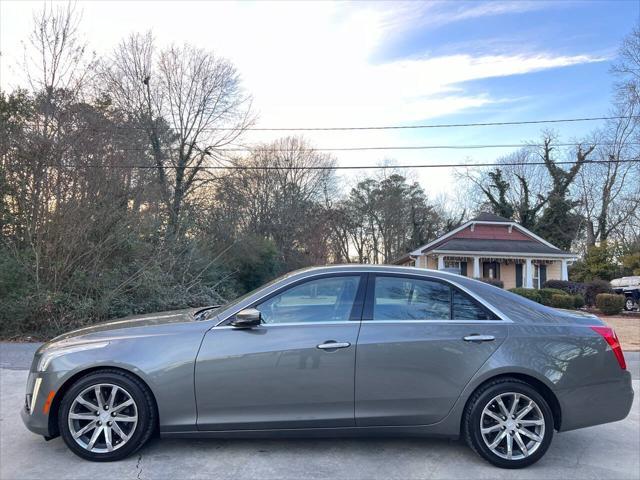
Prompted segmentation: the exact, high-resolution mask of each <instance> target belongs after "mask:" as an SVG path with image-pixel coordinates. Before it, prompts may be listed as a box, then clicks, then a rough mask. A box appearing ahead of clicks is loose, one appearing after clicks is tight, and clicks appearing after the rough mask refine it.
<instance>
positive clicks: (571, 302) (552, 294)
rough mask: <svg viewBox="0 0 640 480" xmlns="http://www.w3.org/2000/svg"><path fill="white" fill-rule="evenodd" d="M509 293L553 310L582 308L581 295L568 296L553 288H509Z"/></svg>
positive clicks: (582, 300) (582, 298)
mask: <svg viewBox="0 0 640 480" xmlns="http://www.w3.org/2000/svg"><path fill="white" fill-rule="evenodd" d="M509 291H510V292H512V293H515V294H516V295H520V296H521V297H525V298H528V299H529V300H533V301H534V302H537V303H540V304H542V305H546V306H547V307H553V308H566V309H573V308H582V307H584V297H583V296H582V295H568V294H567V293H566V292H564V291H562V290H559V289H555V288H542V289H540V290H536V289H534V288H510V289H509Z"/></svg>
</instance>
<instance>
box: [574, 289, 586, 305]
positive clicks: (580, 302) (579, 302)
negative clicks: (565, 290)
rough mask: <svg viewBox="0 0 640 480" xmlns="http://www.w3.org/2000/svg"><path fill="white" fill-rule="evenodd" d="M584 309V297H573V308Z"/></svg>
mask: <svg viewBox="0 0 640 480" xmlns="http://www.w3.org/2000/svg"><path fill="white" fill-rule="evenodd" d="M582 307H584V297H583V296H582V295H580V294H579V293H578V294H577V295H573V308H582Z"/></svg>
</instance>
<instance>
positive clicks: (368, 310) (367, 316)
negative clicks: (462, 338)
mask: <svg viewBox="0 0 640 480" xmlns="http://www.w3.org/2000/svg"><path fill="white" fill-rule="evenodd" d="M377 277H399V278H405V279H411V280H423V281H431V282H437V283H441V284H444V285H447V286H448V287H449V288H450V289H451V292H450V300H449V316H450V317H451V318H448V319H445V318H443V319H430V320H427V319H425V320H415V319H406V320H374V319H373V307H374V295H375V280H376V278H377ZM454 290H456V291H458V292H459V293H460V294H462V295H464V296H465V297H468V298H469V299H471V301H472V302H474V303H476V304H477V305H478V306H479V307H481V308H482V309H483V310H486V311H487V313H489V314H490V315H491V316H493V317H494V318H492V319H491V320H456V319H454V318H452V317H453V291H454ZM505 318H506V317H505V316H504V315H501V314H498V312H496V310H495V309H494V308H493V307H491V306H490V305H488V304H487V302H485V301H484V300H482V299H481V298H478V297H477V296H475V295H473V294H472V293H471V292H469V291H468V290H467V289H466V288H464V287H462V286H460V285H457V284H456V283H454V282H451V281H449V280H447V279H443V278H438V277H431V276H428V275H415V274H403V273H393V272H389V273H386V272H372V273H370V274H369V278H368V279H367V294H366V297H365V301H364V308H363V309H362V322H363V323H394V324H395V323H447V324H451V323H478V324H491V323H512V321H511V320H506V319H505Z"/></svg>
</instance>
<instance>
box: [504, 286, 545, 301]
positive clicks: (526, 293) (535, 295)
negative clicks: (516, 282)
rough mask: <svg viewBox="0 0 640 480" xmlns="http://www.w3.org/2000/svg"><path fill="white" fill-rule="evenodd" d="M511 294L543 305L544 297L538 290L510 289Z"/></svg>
mask: <svg viewBox="0 0 640 480" xmlns="http://www.w3.org/2000/svg"><path fill="white" fill-rule="evenodd" d="M509 291H510V292H512V293H515V294H516V295H520V296H521V297H525V298H528V299H529V300H533V301H534V302H538V303H542V297H541V296H540V293H539V291H538V290H536V289H534V288H510V289H509Z"/></svg>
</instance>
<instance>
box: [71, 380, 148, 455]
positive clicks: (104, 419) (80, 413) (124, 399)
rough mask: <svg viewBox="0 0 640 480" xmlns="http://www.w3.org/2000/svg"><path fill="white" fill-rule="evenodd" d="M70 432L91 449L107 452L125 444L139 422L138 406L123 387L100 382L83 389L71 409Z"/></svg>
mask: <svg viewBox="0 0 640 480" xmlns="http://www.w3.org/2000/svg"><path fill="white" fill-rule="evenodd" d="M68 421H69V431H70V432H71V436H72V437H73V439H74V440H75V441H76V443H77V444H78V445H80V446H81V447H82V448H84V449H85V450H87V451H89V452H93V453H107V452H112V451H114V450H117V449H118V448H121V447H122V446H123V445H125V444H126V443H127V442H128V441H129V439H130V438H131V437H132V436H133V433H134V432H135V430H136V426H137V425H138V406H137V405H136V402H135V401H134V400H133V397H132V396H131V394H130V393H129V392H127V391H126V390H125V389H124V388H122V387H120V386H118V385H114V384H111V383H100V384H97V385H92V386H90V387H88V388H85V389H84V390H83V391H82V392H80V393H79V394H78V395H77V396H76V398H75V399H74V400H73V403H72V404H71V408H70V409H69V420H68Z"/></svg>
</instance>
